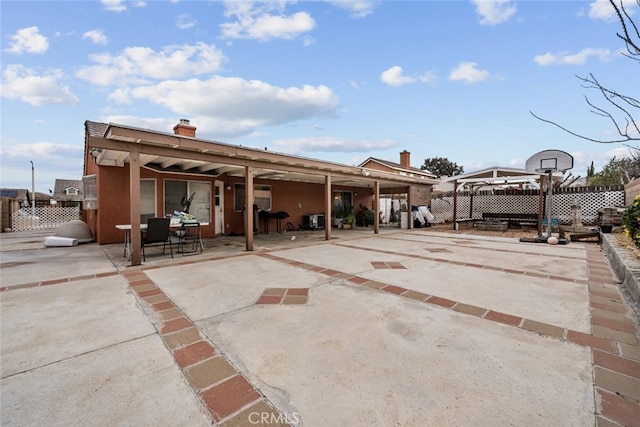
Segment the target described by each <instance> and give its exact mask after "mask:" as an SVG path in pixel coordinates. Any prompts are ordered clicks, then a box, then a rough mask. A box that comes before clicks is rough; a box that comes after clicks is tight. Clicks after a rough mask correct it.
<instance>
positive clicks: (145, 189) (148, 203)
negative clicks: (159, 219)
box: [140, 179, 157, 224]
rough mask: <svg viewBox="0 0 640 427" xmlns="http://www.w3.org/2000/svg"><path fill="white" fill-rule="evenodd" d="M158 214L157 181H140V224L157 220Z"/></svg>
mask: <svg viewBox="0 0 640 427" xmlns="http://www.w3.org/2000/svg"><path fill="white" fill-rule="evenodd" d="M156 216H157V214H156V180H155V179H141V180H140V223H141V224H146V223H147V219H149V218H155V217H156Z"/></svg>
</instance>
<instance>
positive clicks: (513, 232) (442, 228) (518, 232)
mask: <svg viewBox="0 0 640 427" xmlns="http://www.w3.org/2000/svg"><path fill="white" fill-rule="evenodd" d="M428 230H429V231H439V232H443V233H454V234H476V235H480V236H493V237H512V238H515V239H519V238H520V237H536V236H537V235H538V232H537V231H536V230H535V229H528V230H522V229H517V228H510V229H508V230H506V231H486V230H478V229H477V228H475V227H468V228H462V227H461V228H460V229H459V230H453V227H452V225H451V224H436V225H433V226H431V227H429V228H428Z"/></svg>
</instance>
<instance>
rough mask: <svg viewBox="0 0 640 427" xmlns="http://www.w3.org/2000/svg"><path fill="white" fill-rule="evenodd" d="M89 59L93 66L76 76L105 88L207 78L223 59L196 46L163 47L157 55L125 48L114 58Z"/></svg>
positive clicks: (212, 48)
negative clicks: (159, 81) (182, 78)
mask: <svg viewBox="0 0 640 427" xmlns="http://www.w3.org/2000/svg"><path fill="white" fill-rule="evenodd" d="M89 58H90V59H91V60H92V61H93V62H95V63H96V64H97V65H92V66H88V67H84V68H82V69H80V70H79V71H78V72H77V73H76V76H77V77H80V78H82V79H85V80H88V81H90V82H92V83H94V84H97V85H102V86H108V85H112V84H121V85H123V84H127V83H132V82H137V83H145V82H147V81H148V79H168V78H178V77H184V76H187V75H200V74H208V73H211V72H213V71H217V70H219V69H220V67H221V63H222V62H223V60H224V55H223V54H222V52H221V51H220V50H218V49H217V48H216V47H215V46H213V45H207V44H204V43H198V44H195V45H182V46H167V47H165V48H163V49H162V51H160V52H156V51H154V50H153V49H151V48H147V47H128V48H126V49H124V51H122V52H121V53H119V54H117V55H112V54H109V53H104V54H96V55H91V56H90V57H89Z"/></svg>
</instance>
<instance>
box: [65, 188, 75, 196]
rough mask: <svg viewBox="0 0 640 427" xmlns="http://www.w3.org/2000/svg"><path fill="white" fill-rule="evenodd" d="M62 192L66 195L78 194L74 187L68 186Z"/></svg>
mask: <svg viewBox="0 0 640 427" xmlns="http://www.w3.org/2000/svg"><path fill="white" fill-rule="evenodd" d="M64 193H65V195H67V196H77V195H78V189H77V188H75V187H69V188H66V189H65V190H64Z"/></svg>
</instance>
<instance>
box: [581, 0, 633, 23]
mask: <svg viewBox="0 0 640 427" xmlns="http://www.w3.org/2000/svg"><path fill="white" fill-rule="evenodd" d="M620 1H622V3H623V4H624V8H625V10H626V11H627V12H628V13H629V14H630V15H633V13H634V12H635V8H636V7H637V2H636V0H620ZM620 1H618V0H617V1H616V3H617V4H618V7H619V6H620ZM589 17H590V18H593V19H602V20H605V21H610V20H613V19H617V15H616V11H615V9H614V8H613V7H612V6H611V3H609V0H596V1H594V2H593V3H591V4H590V5H589Z"/></svg>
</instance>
